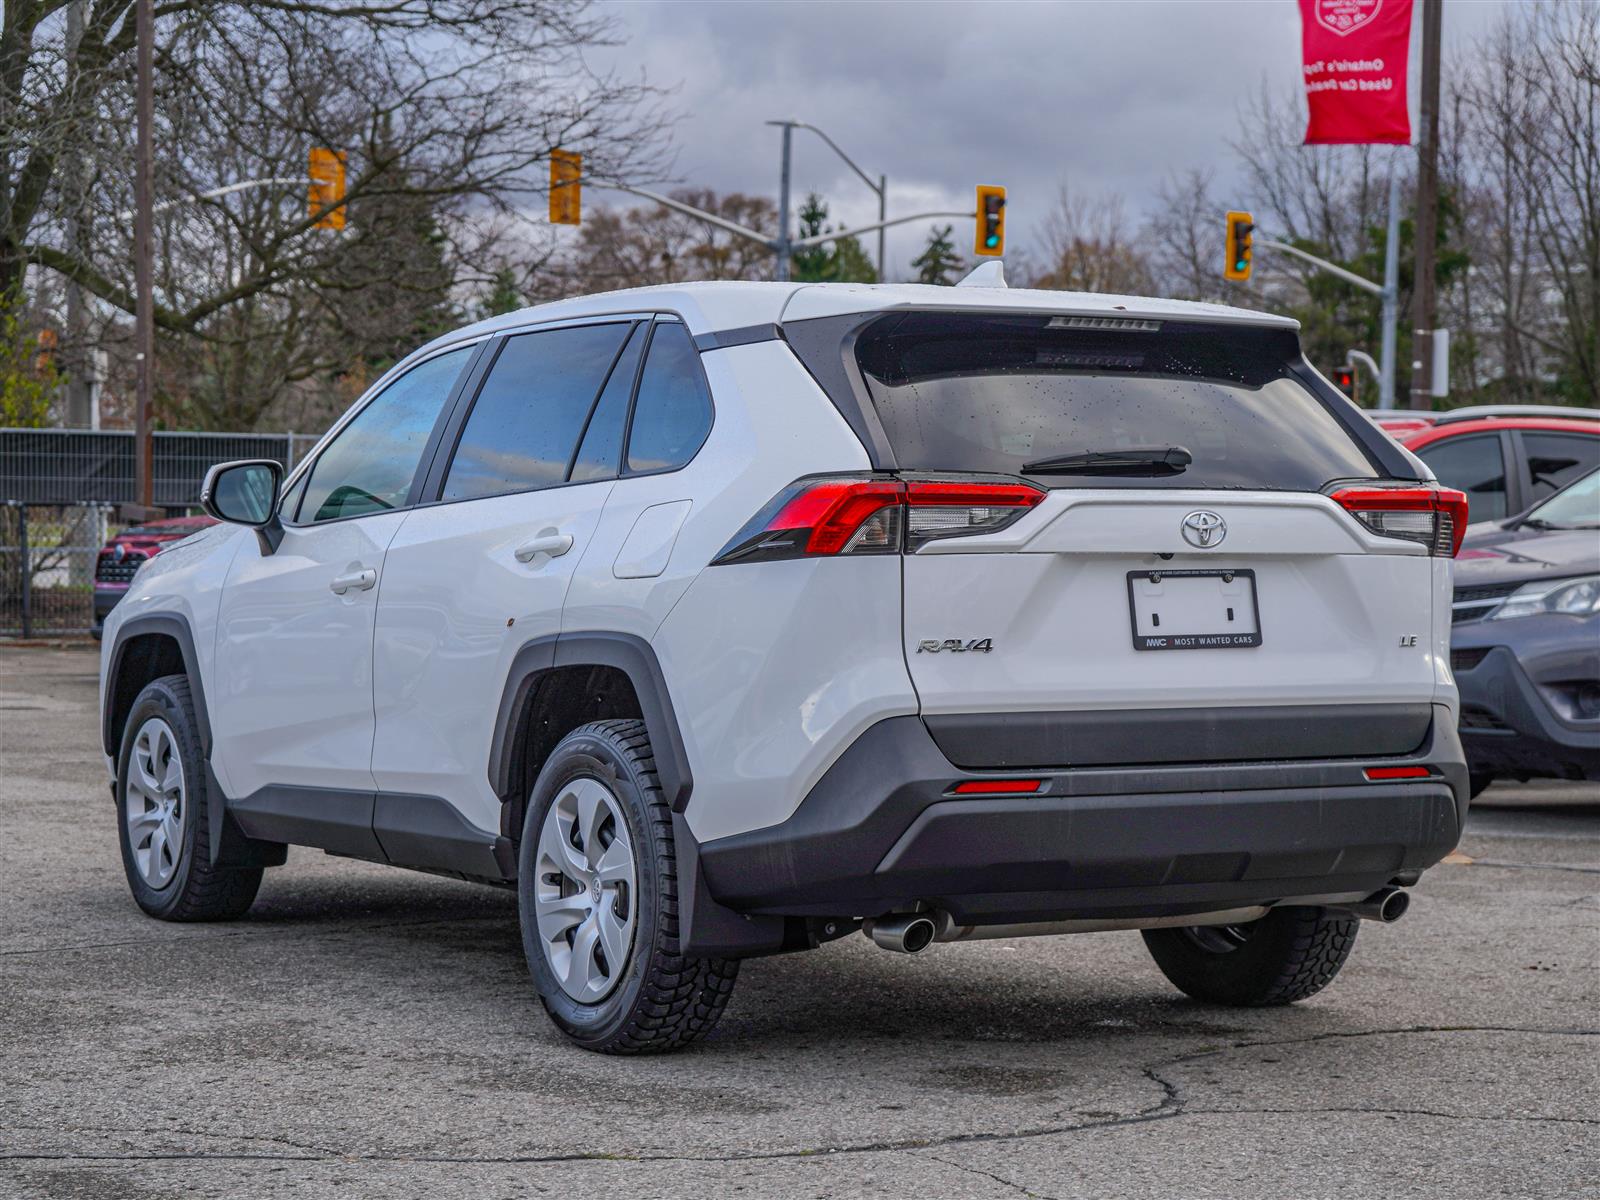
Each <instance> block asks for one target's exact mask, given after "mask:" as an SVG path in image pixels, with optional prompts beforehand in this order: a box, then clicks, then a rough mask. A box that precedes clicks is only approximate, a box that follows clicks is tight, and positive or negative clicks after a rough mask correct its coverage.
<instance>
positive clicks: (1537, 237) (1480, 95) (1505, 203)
mask: <svg viewBox="0 0 1600 1200" xmlns="http://www.w3.org/2000/svg"><path fill="white" fill-rule="evenodd" d="M1457 99H1458V101H1459V106H1460V111H1461V114H1462V116H1461V136H1462V138H1463V141H1464V142H1465V144H1466V147H1467V154H1466V156H1465V157H1466V158H1467V160H1468V161H1467V165H1466V167H1465V169H1464V171H1463V174H1464V175H1465V176H1466V179H1465V183H1466V186H1467V187H1468V189H1469V191H1468V219H1469V228H1470V229H1471V232H1472V241H1473V256H1474V259H1475V261H1476V262H1477V264H1478V267H1479V269H1478V271H1477V272H1476V282H1477V283H1478V286H1479V291H1480V293H1481V300H1480V302H1481V304H1482V306H1483V307H1484V308H1485V309H1487V311H1488V320H1489V321H1491V322H1492V324H1493V327H1494V331H1495V333H1496V335H1497V336H1496V337H1495V338H1494V339H1493V340H1494V342H1495V343H1496V349H1497V351H1498V364H1497V365H1498V367H1499V370H1500V373H1501V379H1500V385H1501V390H1502V391H1503V392H1504V393H1505V394H1506V395H1508V396H1509V397H1512V398H1527V399H1532V398H1537V397H1540V396H1544V395H1546V394H1551V398H1554V397H1555V396H1556V395H1559V394H1562V393H1565V394H1566V395H1568V396H1570V397H1571V398H1572V399H1574V400H1580V401H1583V402H1587V403H1591V404H1593V403H1595V402H1597V401H1600V319H1597V318H1600V10H1596V9H1595V8H1594V7H1593V6H1592V5H1583V4H1538V5H1530V6H1527V7H1525V8H1522V9H1518V10H1514V11H1511V12H1508V13H1507V14H1506V16H1505V17H1504V18H1503V19H1502V21H1501V22H1500V24H1499V25H1498V26H1496V27H1495V28H1494V29H1493V30H1492V31H1491V32H1490V33H1489V34H1488V35H1487V36H1486V37H1485V38H1484V39H1483V41H1482V42H1481V43H1480V44H1479V45H1477V46H1475V47H1474V53H1473V54H1472V55H1471V57H1470V60H1469V64H1468V69H1467V70H1466V71H1465V72H1463V73H1462V75H1461V77H1460V82H1459V84H1458V88H1457Z"/></svg>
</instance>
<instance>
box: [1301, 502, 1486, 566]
mask: <svg viewBox="0 0 1600 1200" xmlns="http://www.w3.org/2000/svg"><path fill="white" fill-rule="evenodd" d="M1332 499H1333V501H1334V503H1336V504H1338V505H1339V506H1341V507H1342V508H1344V509H1345V510H1346V511H1347V512H1349V513H1350V514H1351V515H1352V516H1353V517H1355V519H1356V520H1358V521H1360V522H1361V523H1362V524H1363V525H1365V526H1366V527H1367V528H1368V529H1370V530H1372V532H1373V533H1376V534H1380V535H1382V536H1383V537H1392V538H1404V539H1405V540H1406V541H1408V542H1419V543H1421V544H1422V545H1424V546H1426V547H1427V548H1428V552H1429V553H1430V554H1433V555H1435V556H1437V557H1440V558H1454V557H1455V556H1456V554H1457V552H1458V551H1460V549H1461V539H1462V538H1463V537H1464V536H1465V535H1466V532H1467V497H1466V495H1465V493H1463V492H1458V491H1455V490H1454V489H1452V488H1430V487H1415V488H1412V487H1398V488H1382V487H1349V488H1340V489H1339V490H1338V491H1336V492H1334V493H1333V497H1332Z"/></svg>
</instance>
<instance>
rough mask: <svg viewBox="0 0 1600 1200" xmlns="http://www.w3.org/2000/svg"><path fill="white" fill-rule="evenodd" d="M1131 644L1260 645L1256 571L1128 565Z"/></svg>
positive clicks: (1141, 646) (1159, 647)
mask: <svg viewBox="0 0 1600 1200" xmlns="http://www.w3.org/2000/svg"><path fill="white" fill-rule="evenodd" d="M1128 613H1129V616H1130V618H1131V619H1132V622H1133V648H1134V649H1135V650H1239V649H1244V648H1247V647H1250V646H1259V645H1261V608H1260V605H1259V604H1258V603H1257V602H1256V573H1255V572H1254V571H1250V570H1238V571H1234V570H1229V569H1227V568H1221V567H1219V568H1208V569H1206V570H1180V571H1129V572H1128Z"/></svg>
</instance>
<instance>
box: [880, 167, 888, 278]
mask: <svg viewBox="0 0 1600 1200" xmlns="http://www.w3.org/2000/svg"><path fill="white" fill-rule="evenodd" d="M888 219H889V177H888V176H887V175H879V176H878V282H879V283H888V282H889V259H888V255H887V252H886V251H885V249H884V238H883V235H884V232H885V229H886V226H885V225H884V222H885V221H887V220H888Z"/></svg>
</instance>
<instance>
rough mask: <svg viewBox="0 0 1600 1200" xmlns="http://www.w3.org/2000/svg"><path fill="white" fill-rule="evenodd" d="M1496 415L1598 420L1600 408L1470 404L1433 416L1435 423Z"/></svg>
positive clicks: (1472, 419) (1562, 405)
mask: <svg viewBox="0 0 1600 1200" xmlns="http://www.w3.org/2000/svg"><path fill="white" fill-rule="evenodd" d="M1498 417H1565V418H1566V419H1567V420H1570V421H1600V408H1578V407H1576V406H1569V405H1565V404H1471V405H1468V406H1467V407H1466V408H1452V409H1451V410H1450V411H1449V412H1442V413H1439V414H1437V415H1436V416H1435V417H1434V420H1433V423H1434V424H1435V425H1445V424H1449V423H1452V422H1455V421H1483V420H1493V419H1495V418H1498Z"/></svg>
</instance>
